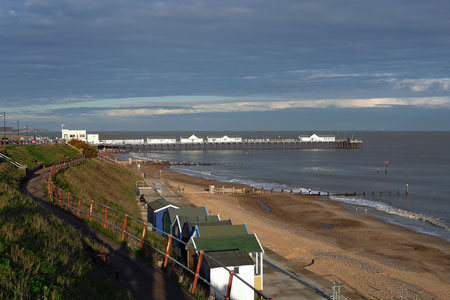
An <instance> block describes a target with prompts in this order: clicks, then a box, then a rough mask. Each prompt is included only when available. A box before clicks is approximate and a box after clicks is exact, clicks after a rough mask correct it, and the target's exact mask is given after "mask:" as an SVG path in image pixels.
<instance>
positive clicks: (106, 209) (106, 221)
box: [103, 205, 108, 229]
mask: <svg viewBox="0 0 450 300" xmlns="http://www.w3.org/2000/svg"><path fill="white" fill-rule="evenodd" d="M107 224H108V205H106V208H105V221H104V222H103V228H105V229H106V225H107Z"/></svg>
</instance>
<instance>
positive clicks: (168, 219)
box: [163, 206, 209, 236]
mask: <svg viewBox="0 0 450 300" xmlns="http://www.w3.org/2000/svg"><path fill="white" fill-rule="evenodd" d="M177 216H191V217H197V216H209V213H208V209H207V208H206V206H203V207H184V208H179V209H175V208H169V209H167V210H166V211H165V212H164V217H163V223H164V224H163V225H164V231H165V232H166V233H170V234H174V230H173V229H174V227H173V226H174V224H175V221H176V217H177ZM177 225H178V230H179V232H181V226H182V225H179V222H178V223H177ZM177 236H178V235H177Z"/></svg>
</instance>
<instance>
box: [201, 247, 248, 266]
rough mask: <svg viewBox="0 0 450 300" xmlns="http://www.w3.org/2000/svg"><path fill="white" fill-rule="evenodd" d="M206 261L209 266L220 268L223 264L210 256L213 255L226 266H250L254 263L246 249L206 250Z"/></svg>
mask: <svg viewBox="0 0 450 300" xmlns="http://www.w3.org/2000/svg"><path fill="white" fill-rule="evenodd" d="M206 254H208V255H205V256H204V257H205V261H206V263H207V264H208V266H209V267H210V268H211V269H212V268H219V267H221V265H219V264H218V263H216V262H215V261H214V260H212V259H211V258H210V257H208V256H212V257H213V258H214V259H215V260H217V261H219V262H221V263H222V264H223V265H225V266H227V267H228V266H248V265H254V262H253V260H252V259H251V257H250V255H248V252H246V251H244V250H229V251H209V252H206Z"/></svg>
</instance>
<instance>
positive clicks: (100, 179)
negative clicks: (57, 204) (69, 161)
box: [54, 159, 140, 219]
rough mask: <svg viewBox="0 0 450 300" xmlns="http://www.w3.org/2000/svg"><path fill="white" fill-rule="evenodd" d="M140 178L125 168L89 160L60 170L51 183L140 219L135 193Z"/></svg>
mask: <svg viewBox="0 0 450 300" xmlns="http://www.w3.org/2000/svg"><path fill="white" fill-rule="evenodd" d="M139 179H140V178H139V177H138V176H137V175H135V174H134V173H132V172H130V171H129V170H127V169H124V168H121V167H119V166H116V165H113V164H109V163H107V162H104V161H100V160H98V159H92V160H89V161H86V162H84V163H83V164H81V165H78V166H76V167H73V168H70V169H67V170H65V171H63V172H59V173H58V174H57V175H56V176H55V178H54V182H55V184H56V185H57V186H59V187H60V188H62V189H64V190H66V191H69V192H71V193H72V194H76V195H79V196H82V197H86V198H88V199H91V200H94V201H97V202H100V203H103V204H105V205H108V206H109V207H112V208H115V209H117V210H119V211H122V212H125V213H127V214H129V215H130V216H133V217H136V218H139V219H140V212H139V207H138V205H137V203H136V195H135V192H134V190H135V184H136V181H137V180H139Z"/></svg>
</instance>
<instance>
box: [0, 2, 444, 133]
mask: <svg viewBox="0 0 450 300" xmlns="http://www.w3.org/2000/svg"><path fill="white" fill-rule="evenodd" d="M449 12H450V1H448V0H442V1H441V0H430V1H423V0H421V1H418V0H396V1H392V0H377V1H365V0H340V1H335V0H311V1H302V0H292V1H289V0H278V1H275V0H272V1H267V0H258V1H256V0H239V1H238V0H215V1H201V0H199V1H191V0H166V1H151V0H127V1H123V0H2V1H0V113H2V112H6V124H7V126H15V125H14V124H13V122H14V121H15V120H20V124H24V125H25V124H28V126H29V127H30V128H46V129H50V130H58V129H59V128H60V125H61V124H62V123H64V124H67V128H70V129H88V130H102V131H104V130H147V131H148V130H158V131H164V130H224V131H226V130H302V131H304V130H381V129H385V130H450V50H449V49H450V18H449ZM2 114H3V113H2Z"/></svg>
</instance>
